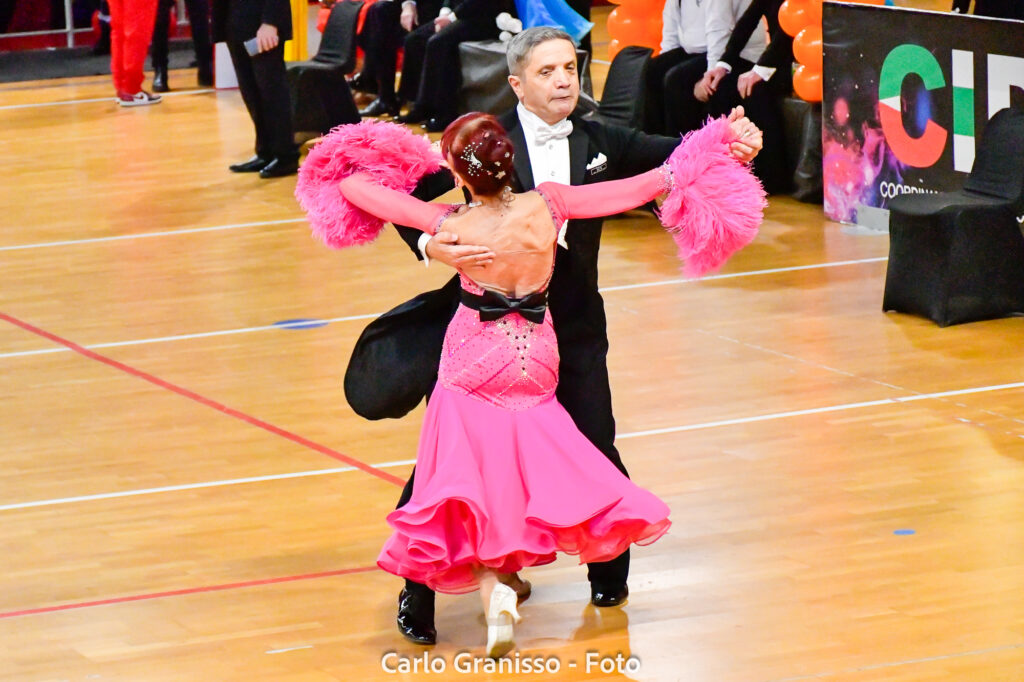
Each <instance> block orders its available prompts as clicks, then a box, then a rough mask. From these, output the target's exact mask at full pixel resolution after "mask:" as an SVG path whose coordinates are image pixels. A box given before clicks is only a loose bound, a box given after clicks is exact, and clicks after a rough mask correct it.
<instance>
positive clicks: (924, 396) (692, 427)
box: [615, 381, 1024, 440]
mask: <svg viewBox="0 0 1024 682" xmlns="http://www.w3.org/2000/svg"><path fill="white" fill-rule="evenodd" d="M1013 388H1024V381H1018V382H1015V383H1012V384H996V385H993V386H977V387H975V388H962V389H957V390H955V391H940V392H938V393H918V394H915V395H908V396H902V397H899V398H883V399H881V400H867V401H865V402H861V403H845V404H842V405H829V406H827V407H812V408H810V409H806V410H792V411H790V412H775V413H773V414H763V415H756V416H753V417H738V418H736V419H723V420H721V421H714V422H704V423H703V424H689V425H686V426H669V427H666V428H663V429H650V430H648V431H634V432H632V433H620V434H617V435H616V436H615V439H616V440H626V439H629V438H642V437H644V436H657V435H662V434H665V433H681V432H683V431H697V430H699V429H713V428H717V427H719V426H736V425H737V424H753V423H755V422H765V421H772V420H775V419H787V418H789V417H802V416H806V415H809V414H822V413H825V412H841V411H843V410H856V409H860V408H862V407H878V406H880V405H898V404H900V403H910V402H914V401H917V400H937V399H940V398H949V397H952V396H957V395H971V394H974V393H988V392H991V391H1005V390H1008V389H1013Z"/></svg>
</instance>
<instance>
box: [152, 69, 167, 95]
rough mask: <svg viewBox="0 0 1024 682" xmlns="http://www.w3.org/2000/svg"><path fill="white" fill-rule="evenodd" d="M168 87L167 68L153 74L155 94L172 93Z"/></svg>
mask: <svg viewBox="0 0 1024 682" xmlns="http://www.w3.org/2000/svg"><path fill="white" fill-rule="evenodd" d="M170 91H171V87H170V86H169V85H167V68H166V67H164V68H158V69H156V70H155V71H154V72H153V92H170Z"/></svg>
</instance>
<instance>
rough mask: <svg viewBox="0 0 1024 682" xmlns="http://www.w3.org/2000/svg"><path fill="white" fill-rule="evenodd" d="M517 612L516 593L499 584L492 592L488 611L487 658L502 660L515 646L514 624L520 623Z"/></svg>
mask: <svg viewBox="0 0 1024 682" xmlns="http://www.w3.org/2000/svg"><path fill="white" fill-rule="evenodd" d="M520 620H521V619H520V617H519V611H517V610H516V591H515V590H513V589H512V588H511V587H509V586H508V585H502V584H501V583H498V584H497V585H495V586H494V591H493V592H491V604H490V607H489V608H488V609H487V656H488V657H489V658H501V657H502V656H504V655H505V654H507V653H508V652H509V651H511V650H512V647H514V646H515V642H514V641H513V639H512V624H513V623H518V622H519V621H520Z"/></svg>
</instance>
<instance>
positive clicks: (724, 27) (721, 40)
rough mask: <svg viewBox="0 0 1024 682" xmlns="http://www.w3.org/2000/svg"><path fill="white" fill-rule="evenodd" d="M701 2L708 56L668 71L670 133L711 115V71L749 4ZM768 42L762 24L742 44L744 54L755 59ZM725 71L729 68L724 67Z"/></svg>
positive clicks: (694, 126) (742, 0) (691, 127)
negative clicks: (709, 105) (744, 43)
mask: <svg viewBox="0 0 1024 682" xmlns="http://www.w3.org/2000/svg"><path fill="white" fill-rule="evenodd" d="M701 4H702V5H703V10H704V42H705V44H706V45H707V52H706V60H705V61H704V62H703V63H701V62H697V61H694V62H690V63H687V64H686V65H684V66H682V67H681V68H678V69H675V70H673V71H672V72H671V73H669V74H666V79H665V82H664V88H665V92H666V93H673V95H672V96H671V98H670V99H669V100H666V102H665V133H666V134H667V135H685V134H686V133H688V132H690V131H691V130H696V129H697V128H699V127H700V126H701V125H702V124H703V123H704V120H705V119H706V118H707V116H708V115H709V109H708V101H709V99H710V98H711V94H712V90H711V89H710V87H709V86H710V83H711V75H710V74H711V72H712V70H713V68H714V67H715V65H716V64H717V63H718V62H719V61H720V60H721V57H722V55H723V54H725V48H726V45H727V44H728V43H729V38H730V36H731V35H732V31H733V27H734V26H735V25H736V22H737V21H738V20H739V18H740V17H741V16H742V15H743V12H744V11H745V10H746V9H747V7H748V6H749V5H750V0H713V2H708V0H702V3H701ZM712 9H713V10H714V11H712ZM767 42H768V33H767V31H765V30H764V29H763V28H759V29H758V30H754V31H752V32H751V34H750V37H749V39H748V41H747V44H746V45H744V47H743V51H742V55H743V56H744V57H746V58H749V59H756V58H757V56H758V55H760V54H761V52H762V51H763V50H764V47H765V45H766V44H767ZM698 72H699V73H698ZM722 73H723V74H724V73H726V72H725V71H724V70H723V71H722ZM684 93H685V94H684ZM691 93H692V96H691Z"/></svg>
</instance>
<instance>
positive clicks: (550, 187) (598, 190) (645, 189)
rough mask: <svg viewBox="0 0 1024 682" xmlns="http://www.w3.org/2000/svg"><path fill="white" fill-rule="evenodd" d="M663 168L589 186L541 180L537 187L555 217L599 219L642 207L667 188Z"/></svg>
mask: <svg viewBox="0 0 1024 682" xmlns="http://www.w3.org/2000/svg"><path fill="white" fill-rule="evenodd" d="M666 177H667V174H666V171H665V169H663V168H661V167H658V168H655V169H653V170H649V171H647V172H646V173H642V174H640V175H634V176H633V177H630V178H623V179H622V180H610V181H607V182H595V183H594V184H592V185H572V186H570V185H560V184H557V183H554V182H542V183H541V184H540V185H538V186H537V191H538V192H540V193H541V194H542V195H544V197H545V198H546V199H547V201H548V205H549V206H550V207H551V209H552V212H553V213H555V215H556V217H557V218H560V219H563V220H564V219H569V218H600V217H602V216H608V215H614V214H616V213H622V212H623V211H628V210H629V209H631V208H636V207H637V206H643V205H644V204H646V203H647V202H648V201H650V200H652V199H654V198H655V197H657V196H658V195H660V194H663V193H664V192H666V191H668V189H669V186H668V184H667V180H666Z"/></svg>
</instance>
